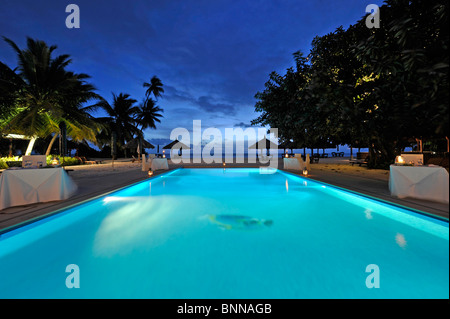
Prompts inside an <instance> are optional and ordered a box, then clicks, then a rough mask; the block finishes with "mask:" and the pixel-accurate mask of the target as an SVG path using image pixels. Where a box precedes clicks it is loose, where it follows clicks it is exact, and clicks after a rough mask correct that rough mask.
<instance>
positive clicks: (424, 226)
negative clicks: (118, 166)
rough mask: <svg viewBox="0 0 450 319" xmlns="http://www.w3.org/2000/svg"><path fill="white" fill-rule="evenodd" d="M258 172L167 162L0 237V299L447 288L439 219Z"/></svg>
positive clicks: (340, 294)
mask: <svg viewBox="0 0 450 319" xmlns="http://www.w3.org/2000/svg"><path fill="white" fill-rule="evenodd" d="M261 173H264V171H263V172H260V170H259V169H246V168H233V169H213V168H207V169H178V170H175V171H171V172H168V173H166V174H163V175H160V176H156V177H154V178H152V179H149V180H146V181H143V182H140V183H137V184H134V185H131V186H129V187H126V188H123V189H121V190H118V191H115V192H113V193H110V194H107V195H106V196H102V197H99V198H96V199H93V200H91V201H87V202H84V203H82V204H80V205H76V206H73V207H71V208H69V209H66V210H64V211H61V212H58V213H57V214H53V215H51V216H50V217H47V218H43V219H41V220H39V221H36V222H33V223H30V224H27V225H25V226H22V227H19V228H16V229H13V230H10V231H8V232H4V233H2V234H1V236H0V298H160V299H164V298H263V299H265V298H273V299H278V298H288V299H290V298H448V297H449V293H448V291H449V230H448V222H447V221H443V220H438V219H435V218H431V217H428V216H425V215H422V214H418V213H415V212H412V211H409V210H406V209H403V208H401V207H396V206H392V205H389V204H386V203H384V202H381V201H376V200H373V199H371V198H367V197H364V196H362V195H358V194H354V193H351V192H346V191H343V190H340V189H338V188H335V187H330V186H329V185H326V184H323V183H318V182H314V181H312V180H310V179H306V178H302V177H299V176H295V175H292V174H289V173H285V172H282V171H277V172H276V173H275V174H261ZM77 287H79V288H77ZM370 287H372V288H370Z"/></svg>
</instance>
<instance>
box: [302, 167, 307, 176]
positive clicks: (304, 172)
mask: <svg viewBox="0 0 450 319" xmlns="http://www.w3.org/2000/svg"><path fill="white" fill-rule="evenodd" d="M303 175H304V176H308V169H307V168H306V167H305V168H304V169H303Z"/></svg>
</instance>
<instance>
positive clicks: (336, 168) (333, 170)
mask: <svg viewBox="0 0 450 319" xmlns="http://www.w3.org/2000/svg"><path fill="white" fill-rule="evenodd" d="M348 160H349V159H348V158H324V159H320V161H319V163H314V164H311V171H310V174H309V176H308V178H312V179H316V180H318V181H322V182H325V183H328V184H333V185H336V186H339V187H342V188H346V189H350V190H353V191H356V192H359V193H363V194H366V195H369V196H372V197H376V198H380V199H382V200H385V201H389V202H393V203H396V204H399V205H402V206H407V207H410V208H414V209H418V210H421V211H424V212H427V213H430V214H435V215H439V216H443V217H446V218H448V215H449V207H448V205H445V204H441V203H435V202H427V201H421V200H416V199H397V198H393V197H392V196H390V193H389V189H388V180H389V171H387V170H379V169H377V170H374V169H367V167H365V166H362V167H360V166H358V165H354V166H352V165H350V164H349V163H348ZM243 166H244V167H259V166H260V165H259V164H248V163H247V164H236V163H235V164H227V167H243ZM282 166H283V161H282V160H281V159H279V161H278V167H279V168H282ZM178 167H222V164H221V163H219V164H209V165H208V164H181V165H180V164H173V163H171V161H169V169H174V168H178ZM67 170H69V171H68V174H69V176H70V177H71V178H72V179H73V180H74V182H75V183H76V184H77V185H78V190H77V192H76V193H75V194H74V195H73V196H72V197H71V198H69V199H67V200H64V201H57V202H48V203H36V204H30V205H26V206H17V207H10V208H7V209H4V210H1V211H0V230H1V229H4V228H7V227H10V226H13V225H16V224H18V223H22V222H24V221H27V220H30V219H33V218H38V217H39V216H43V215H45V214H48V213H51V212H54V211H56V210H58V209H62V208H64V207H67V206H70V205H73V204H76V203H79V202H82V201H85V200H88V199H90V198H92V197H96V196H100V195H102V194H105V193H107V192H111V191H113V190H116V189H118V188H121V187H125V186H127V185H130V184H133V183H136V182H139V181H142V180H144V179H147V178H148V176H147V172H145V171H142V164H141V163H139V162H134V163H133V162H131V160H130V159H120V160H116V161H114V166H113V165H112V162H111V160H106V161H104V162H103V164H94V165H79V166H70V167H67ZM164 172H165V171H162V170H161V171H157V172H155V175H158V174H161V173H164ZM291 172H292V173H295V174H300V173H299V172H298V171H297V172H295V171H291Z"/></svg>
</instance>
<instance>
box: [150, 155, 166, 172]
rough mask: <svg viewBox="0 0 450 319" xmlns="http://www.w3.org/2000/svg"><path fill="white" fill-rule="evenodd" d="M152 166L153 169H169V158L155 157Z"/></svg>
mask: <svg viewBox="0 0 450 319" xmlns="http://www.w3.org/2000/svg"><path fill="white" fill-rule="evenodd" d="M150 167H151V168H152V171H157V170H159V169H169V164H168V162H167V158H153V159H152V164H151V166H150Z"/></svg>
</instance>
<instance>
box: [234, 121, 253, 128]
mask: <svg viewBox="0 0 450 319" xmlns="http://www.w3.org/2000/svg"><path fill="white" fill-rule="evenodd" d="M234 127H242V128H247V127H254V126H253V125H251V124H246V123H244V122H240V123H236V124H234Z"/></svg>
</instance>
